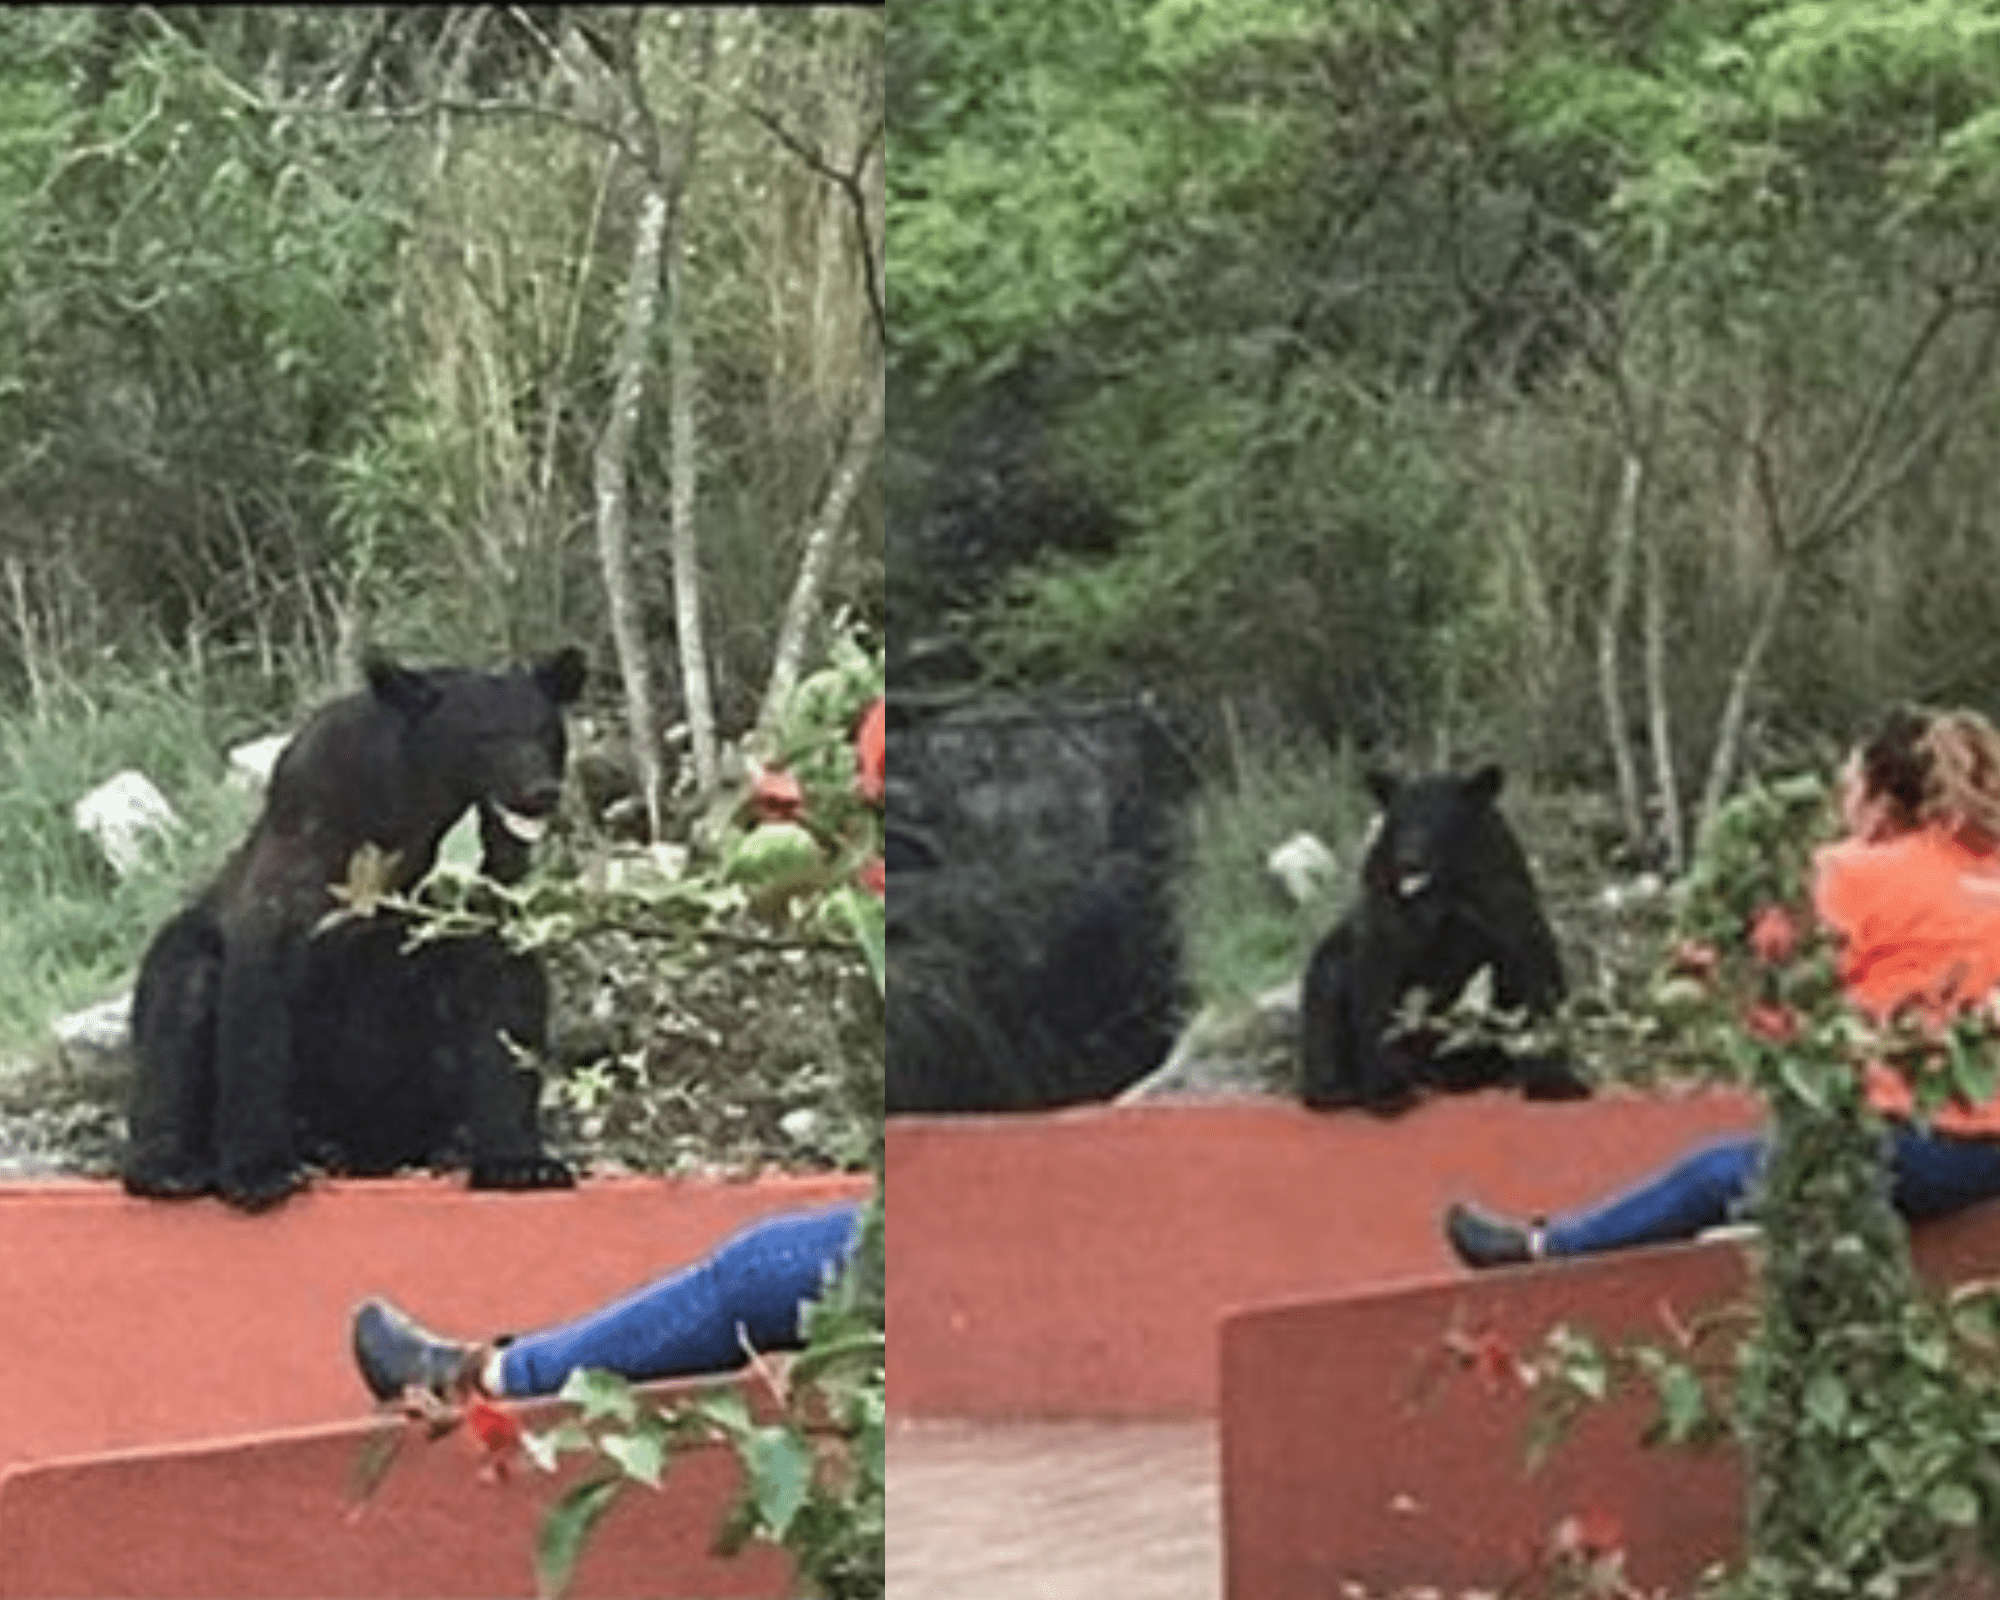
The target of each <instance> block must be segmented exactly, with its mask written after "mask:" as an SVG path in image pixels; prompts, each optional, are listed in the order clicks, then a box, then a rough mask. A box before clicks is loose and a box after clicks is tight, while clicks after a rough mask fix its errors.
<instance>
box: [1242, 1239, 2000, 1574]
mask: <svg viewBox="0 0 2000 1600" xmlns="http://www.w3.org/2000/svg"><path fill="white" fill-rule="evenodd" d="M1915 1237H1916V1244H1917V1258H1918V1262H1919V1265H1920V1266H1921V1267H1922V1269H1923V1270H1924V1271H1925V1273H1926V1274H1927V1275H1928V1276H1930V1277H1931V1278H1932V1279H1933V1280H1938V1281H1951V1282H1956V1281H1962V1280H1964V1279H1965V1278H1967V1277H1971V1276H1974V1275H1979V1274H1986V1273H1990V1272H1992V1270H1993V1269H1994V1267H1995V1265H1996V1264H2000V1205H1989V1206H1983V1207H1980V1208H1978V1209H1976V1210H1974V1211H1972V1212H1968V1213H1965V1214H1963V1215H1961V1216H1958V1217H1954V1218H1951V1219H1949V1220H1947V1221H1944V1222H1938V1223H1933V1224H1930V1225H1927V1226H1926V1227H1924V1228H1922V1229H1919V1230H1918V1232H1917V1234H1916V1236H1915ZM1747 1284H1748V1278H1747V1272H1746V1262H1745V1258H1744V1256H1743V1253H1742V1251H1741V1249H1740V1247H1738V1246H1736V1245H1733V1244H1728V1243H1719V1242H1718V1243H1706V1244H1693V1245H1681V1246H1674V1247H1671V1248H1664V1249H1653V1250H1639V1251H1631V1252H1627V1253H1624V1254H1621V1255H1615V1256H1598V1257H1592V1258H1588V1259H1580V1260H1573V1261H1565V1262H1559V1263H1549V1264H1546V1265H1543V1266H1538V1267H1532V1268H1523V1269H1516V1270H1510V1271H1505V1272H1495V1273H1489V1274H1486V1275H1483V1276H1479V1277H1457V1276H1455V1277H1453V1278H1451V1279H1447V1280H1434V1281H1431V1282H1427V1283H1418V1284H1413V1285H1408V1286H1405V1287H1401V1288H1396V1289H1386V1290H1382V1291H1380V1292H1376V1293H1369V1294H1359V1295H1352V1296H1346V1297H1341V1298H1332V1299H1326V1300H1319V1301H1300V1302H1293V1303H1288V1304H1274V1305H1269V1306H1262V1307H1255V1308H1250V1309H1245V1310H1242V1311H1239V1312H1238V1313H1236V1314H1234V1315H1231V1316H1229V1317H1228V1318H1226V1319H1225V1320H1224V1322H1223V1325H1222V1331H1221V1381H1222V1417H1221V1440H1222V1447H1221V1455H1222V1476H1223V1523H1224V1537H1225V1558H1224V1569H1225V1575H1226V1594H1227V1595H1228V1597H1229V1600H1324V1597H1325V1596H1328V1595H1333V1594H1338V1593H1341V1592H1342V1585H1344V1584H1359V1585H1361V1586H1363V1587H1364V1588H1365V1590H1366V1591H1367V1592H1369V1593H1386V1592H1393V1591H1397V1590H1400V1589H1401V1588H1403V1587H1405V1586H1409V1587H1423V1588H1431V1589H1442V1590H1444V1591H1446V1592H1457V1591H1458V1590H1460V1589H1470V1588H1478V1589H1483V1590H1494V1589H1501V1588H1505V1587H1506V1586H1508V1585H1510V1584H1513V1583H1517V1582H1524V1581H1526V1580H1527V1579H1528V1578H1529V1577H1530V1576H1531V1575H1532V1571H1533V1568H1534V1564H1535V1561H1536V1559H1537V1556H1538V1555H1539V1554H1543V1553H1545V1552H1546V1550H1547V1548H1548V1540H1549V1536H1550V1535H1551V1534H1552V1533H1553V1531H1554V1530H1555V1528H1556V1526H1557V1524H1558V1523H1559V1522H1560V1521H1562V1519H1564V1518H1566V1517H1570V1516H1578V1515H1583V1514H1585V1513H1593V1514H1598V1515H1601V1516H1608V1517H1609V1519H1610V1521H1611V1524H1612V1525H1613V1526H1615V1527H1616V1528H1617V1529H1618V1530H1619V1531H1620V1532H1621V1534H1622V1538H1623V1545H1624V1549H1625V1556H1626V1573H1627V1576H1628V1577H1629V1578H1630V1580H1631V1582H1632V1584H1633V1585H1634V1587H1635V1589H1636V1590H1637V1591H1639V1592H1642V1593H1647V1594H1650V1593H1654V1592H1655V1591H1656V1590H1658V1589H1665V1590H1666V1591H1667V1592H1669V1593H1680V1592H1684V1590H1685V1589H1686V1587H1687V1586H1689V1585H1690V1584H1691V1583H1692V1582H1693V1580H1694V1579H1695V1578H1696V1577H1697V1576H1698V1574H1699V1573H1700V1572H1701V1571H1702V1569H1703V1568H1704V1567H1706V1566H1707V1565H1709V1564H1710V1563H1712V1562H1715V1561H1718V1560H1722V1559H1726V1558H1728V1557H1729V1556H1731V1555H1733V1554H1734V1553H1735V1552H1736V1551H1737V1550H1738V1549H1739V1548H1740V1546H1741V1540H1742V1523H1741V1496H1742V1489H1741V1476H1740V1472H1739V1468H1738V1463H1737V1460H1736V1457H1735V1456H1734V1454H1733V1452H1731V1451H1729V1450H1727V1449H1716V1450H1711V1451H1705V1452H1695V1451H1691V1450H1687V1449H1668V1448H1660V1449H1649V1448H1647V1447H1645V1446H1644V1445H1642V1444H1641V1443H1640V1442H1639V1440H1640V1434H1641V1432H1642V1430H1643V1428H1644V1426H1645V1423H1646V1422H1647V1421H1648V1420H1649V1419H1650V1418H1651V1416H1652V1415H1653V1412H1652V1408H1651V1405H1650V1401H1649V1399H1647V1398H1646V1397H1642V1396H1638V1395H1633V1396H1629V1397H1627V1398H1625V1399H1622V1400H1619V1401H1617V1402H1615V1403H1612V1404H1609V1405H1606V1406H1605V1407H1603V1408H1600V1409H1599V1410H1597V1411H1595V1412H1592V1413H1591V1414H1589V1415H1587V1416H1585V1417H1584V1418H1583V1419H1581V1421H1580V1423H1579V1425H1578V1426H1577V1428H1576V1429H1575V1430H1574V1431H1573V1432H1572V1433H1571V1434H1570V1436H1569V1437H1568V1438H1567V1439H1565V1440H1564V1441H1563V1442H1561V1443H1560V1444H1558V1445H1557V1447H1556V1448H1555V1450H1554V1452H1553V1453H1552V1454H1551V1455H1550V1456H1549V1458H1548V1459H1547V1461H1546V1462H1545V1463H1544V1465H1543V1466H1542V1468H1541V1470H1540V1471H1538V1472H1532V1473H1531V1472H1530V1470H1529V1467H1528V1462H1527V1454H1526V1446H1527V1427H1528V1421H1529V1416H1530V1402H1529V1398H1528V1397H1527V1396H1525V1395H1522V1394H1520V1393H1517V1392H1505V1391H1501V1392H1495V1391H1494V1389H1492V1388H1489V1387H1488V1386H1486V1385H1485V1384H1483V1383H1482V1382H1481V1381H1480V1380H1479V1378H1478V1377H1477V1376H1476V1375H1474V1374H1472V1373H1468V1372H1465V1371H1463V1370H1459V1369H1458V1368H1457V1366H1456V1363H1455V1362H1454V1360H1453V1359H1452V1358H1451V1356H1450V1354H1449V1352H1448V1350H1447V1348H1446V1341H1447V1338H1448V1336H1449V1335H1450V1334H1451V1333H1452V1332H1453V1331H1455V1330H1456V1331H1460V1332H1465V1333H1479V1334H1487V1333H1490V1334H1492V1335H1494V1336H1495V1337H1497V1338H1498V1339H1500V1340H1501V1341H1503V1343H1505V1344H1506V1345H1507V1346H1508V1347H1509V1348H1510V1349H1514V1350H1532V1349H1533V1348H1535V1347H1536V1346H1538V1345H1539V1343H1540V1341H1541V1339H1542V1337H1543V1336H1544V1334H1545V1333H1546V1332H1547V1331H1548V1330H1549V1329H1550V1328H1552V1327H1553V1326H1555V1325H1556V1324H1557V1323H1559V1322H1569V1323H1572V1324H1575V1325H1577V1326H1579V1327H1582V1328H1586V1329H1589V1330H1590V1331H1591V1332H1592V1333H1594V1334H1595V1335H1596V1336H1597V1337H1599V1338H1600V1339H1604V1340H1616V1339H1619V1338H1621V1337H1625V1336H1628V1335H1632V1334H1644V1335H1649V1336H1653V1337H1658V1338H1662V1339H1664V1338H1665V1337H1666V1336H1667V1334H1668V1320H1667V1319H1668V1318H1669V1317H1671V1318H1673V1319H1675V1320H1677V1321H1679V1322H1680V1323H1682V1324H1686V1323H1689V1322H1692V1321H1694V1320H1695V1319H1697V1318H1699V1317H1700V1316H1701V1315H1702V1314H1703V1313H1704V1312H1709V1311H1714V1310H1718V1309H1722V1308H1727V1307H1732V1306H1736V1305H1740V1304H1741V1303H1742V1301H1743V1297H1744V1294H1745V1291H1746V1288H1747Z"/></svg>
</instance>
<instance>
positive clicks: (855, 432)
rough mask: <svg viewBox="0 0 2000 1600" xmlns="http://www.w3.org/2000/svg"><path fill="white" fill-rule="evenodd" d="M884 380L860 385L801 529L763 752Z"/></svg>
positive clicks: (874, 430)
mask: <svg viewBox="0 0 2000 1600" xmlns="http://www.w3.org/2000/svg"><path fill="white" fill-rule="evenodd" d="M883 389H884V382H883V376H882V373H881V372H880V370H879V369H878V370H877V371H876V372H875V373H874V374H873V375H872V377H870V378H869V379H868V380H867V381H866V383H865V384H864V386H863V393H862V401H861V414H860V415H859V416H858V417H856V418H855V421H854V426H853V428H852V429H850V430H849V432H848V435H847V443H846V445H845V447H843V449H842V450H841V452H840V460H839V462H838V464H837V465H836V466H835V468H834V473H833V478H832V480H831V481H830V482H829V483H828V485H827V490H826V496H825V498H824V499H822V500H821V501H820V504H819V510H818V511H817V513H816V514H815V515H814V517H813V522H812V526H811V527H810V528H809V529H807V531H806V538H805V548H804V549H803V551H802V552H801V553H800V556H799V570H798V575H797V577H796V578H794V579H793V581H792V593H791V597H790V598H789V599H788V600H787V601H786V602H785V615H784V620H783V622H782V623H781V624H780V625H779V629H778V642H777V644H776V645H775V646H774V647H773V649H772V652H771V677H770V681H769V682H768V684H767V685H766V686H765V689H764V704H763V708H762V709H761V710H760V711H759V712H758V714H757V742H758V743H759V744H760V745H762V746H763V747H764V748H766V749H768V748H769V747H770V744H771V742H772V740H773V739H774V738H775V737H776V736H777V731H778V724H779V721H780V719H781V718H782V717H783V716H784V713H785V705H786V702H787V701H789V700H790V699H791V695H792V690H793V689H794V688H795V687H796V686H797V684H798V681H799V669H800V667H801V665H802V664H803V663H804V661H805V653H806V645H807V643H808V641H809V639H810V637H811V634H812V629H813V624H814V623H815V622H817V621H818V619H819V608H820V597H821V595H822V594H823V593H824V591H825V589H826V578H827V574H828V572H830V571H831V570H832V568H833V558H834V556H835V554H836V553H837V552H838V551H839V549H840V546H841V541H842V536H843V535H844V534H845V532H846V530H847V515H848V512H849V510H850V509H851V508H852V507H853V505H854V497H855V496H856V495H858V494H859V493H860V492H861V484H862V481H863V480H864V479H865V478H866V477H867V475H868V468H869V465H870V463H871V462H873V461H874V459H875V454H876V451H877V450H878V449H879V447H880V446H881V443H882V426H883V406H884V395H883Z"/></svg>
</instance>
